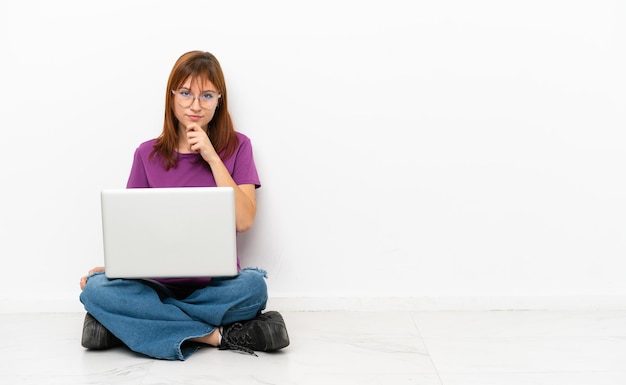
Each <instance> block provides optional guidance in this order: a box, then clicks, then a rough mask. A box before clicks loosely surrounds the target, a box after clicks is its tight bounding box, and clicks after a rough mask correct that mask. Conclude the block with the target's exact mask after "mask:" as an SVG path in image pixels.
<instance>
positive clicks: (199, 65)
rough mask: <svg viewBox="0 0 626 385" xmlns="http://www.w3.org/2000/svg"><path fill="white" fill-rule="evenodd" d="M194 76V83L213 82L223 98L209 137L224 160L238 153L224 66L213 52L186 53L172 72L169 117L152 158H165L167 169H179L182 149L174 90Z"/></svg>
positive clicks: (167, 92) (167, 96) (167, 103)
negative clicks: (178, 150)
mask: <svg viewBox="0 0 626 385" xmlns="http://www.w3.org/2000/svg"><path fill="white" fill-rule="evenodd" d="M189 77H191V79H192V81H203V80H209V81H210V82H211V83H213V85H214V86H215V88H216V89H217V92H219V93H220V94H221V95H222V96H221V97H220V98H219V100H218V103H219V104H218V106H217V108H216V110H215V114H214V115H213V119H211V121H210V122H209V128H208V135H209V139H210V140H211V143H212V144H213V147H214V148H215V151H216V152H217V153H218V154H220V157H221V158H222V159H228V158H229V157H231V156H232V155H233V153H234V152H235V150H236V148H237V145H238V144H239V143H238V142H239V140H238V138H237V134H236V133H235V128H234V126H233V122H232V120H231V118H230V114H229V113H228V95H227V93H226V81H225V80H224V73H223V72H222V67H221V66H220V63H219V61H218V60H217V58H216V57H215V56H213V55H212V54H210V53H209V52H202V51H191V52H187V53H185V54H183V55H182V56H181V57H179V58H178V60H177V61H176V63H175V64H174V68H172V71H171V72H170V77H169V79H168V81H167V88H166V90H165V118H164V122H163V132H162V133H161V135H160V136H159V137H158V138H157V141H156V144H155V145H154V150H153V151H152V154H150V157H151V158H152V157H153V156H154V155H156V154H158V155H160V156H161V157H162V158H163V159H164V161H165V162H164V163H165V164H164V166H165V169H166V170H169V169H170V168H176V166H177V165H178V156H177V155H176V153H175V150H176V149H177V148H178V119H176V116H174V104H173V103H174V97H173V94H172V90H177V89H179V88H180V87H181V86H182V85H183V83H184V82H185V80H187V79H188V78H189Z"/></svg>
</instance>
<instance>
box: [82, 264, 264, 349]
mask: <svg viewBox="0 0 626 385" xmlns="http://www.w3.org/2000/svg"><path fill="white" fill-rule="evenodd" d="M265 276H266V273H265V271H263V270H261V269H255V268H245V269H242V270H241V271H240V272H239V275H237V276H235V277H230V278H213V279H212V280H211V282H210V284H209V286H207V287H204V288H202V289H198V290H195V291H194V292H193V293H192V294H191V295H189V296H188V297H186V298H184V299H177V298H175V297H174V296H171V295H169V293H168V289H167V288H165V287H164V286H163V287H159V285H158V284H156V285H155V284H153V283H148V282H146V281H142V280H133V279H130V280H129V279H108V278H107V277H106V276H105V275H104V274H103V273H96V274H93V275H91V276H89V278H88V280H87V285H86V286H85V289H84V290H83V291H82V293H81V294H80V301H81V302H82V303H83V305H84V306H85V310H87V312H89V313H91V315H93V316H94V318H96V319H97V320H98V321H99V322H100V323H101V324H102V325H103V326H104V327H106V328H107V329H108V330H109V331H111V332H112V333H113V334H114V335H115V336H116V337H118V338H119V339H120V340H122V342H124V343H125V344H126V345H127V346H128V347H129V348H130V349H131V350H133V351H135V352H137V353H141V354H145V355H147V356H150V357H154V358H159V359H166V360H185V359H187V358H188V357H189V356H190V355H191V354H192V353H194V352H195V351H196V350H198V349H199V347H200V345H199V344H195V343H192V342H189V341H187V340H189V339H191V338H196V337H202V336H205V335H208V334H210V333H212V332H213V331H214V330H215V329H216V328H217V327H219V326H222V325H227V324H230V323H233V322H238V321H245V320H249V319H252V318H254V317H255V316H256V315H257V313H258V312H259V311H261V310H263V309H265V305H266V304H267V286H266V284H265ZM186 341H187V342H186Z"/></svg>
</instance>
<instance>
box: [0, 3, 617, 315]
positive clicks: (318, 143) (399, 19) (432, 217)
mask: <svg viewBox="0 0 626 385" xmlns="http://www.w3.org/2000/svg"><path fill="white" fill-rule="evenodd" d="M625 20H626V9H625V6H624V2H622V1H619V0H615V1H610V0H587V1H571V0H536V1H528V0H525V1H521V0H520V1H495V0H493V1H488V0H478V1H464V0H445V1H398V0H386V1H338V0H334V1H319V0H317V1H309V2H294V1H287V0H283V1H280V0H269V1H207V0H202V1H194V0H187V1H184V2H174V1H154V0H151V1H130V0H123V1H121V0H113V1H111V0H109V1H101V2H86V1H34V0H26V1H17V0H15V1H6V0H2V1H1V2H0V48H1V52H2V60H1V61H0V84H1V85H2V90H1V91H0V113H1V117H2V139H1V140H2V151H0V167H1V175H0V178H1V183H2V189H1V190H0V216H1V217H0V257H1V258H2V268H1V269H0V311H26V310H42V309H50V310H66V309H71V310H76V309H82V307H81V305H80V303H79V302H78V294H79V291H80V290H79V287H78V280H79V278H80V276H81V275H83V274H84V273H85V272H86V271H87V270H88V269H89V268H91V267H93V266H96V265H100V264H102V239H101V227H100V211H99V191H100V190H101V189H103V188H117V187H124V186H125V183H126V179H127V177H128V172H129V169H130V165H131V161H132V155H133V151H134V149H135V148H136V146H137V145H138V144H139V143H140V142H142V141H144V140H147V139H150V138H153V137H156V136H157V135H158V134H159V133H160V131H161V127H162V119H163V107H164V95H165V92H166V90H165V85H166V80H167V76H168V75H169V71H170V69H171V67H172V65H173V64H174V61H175V60H176V59H177V58H178V57H179V56H180V55H181V54H182V53H184V52H186V51H189V50H196V49H200V50H206V51H210V52H212V53H213V54H215V55H216V56H217V57H218V59H219V60H220V62H221V64H222V67H223V69H224V71H225V74H226V78H227V79H226V80H227V85H228V87H229V89H228V90H229V99H230V100H229V103H230V106H231V114H232V115H233V118H234V122H235V125H236V128H237V129H238V130H239V131H241V132H243V133H245V134H246V135H248V136H249V137H250V138H251V139H252V143H253V146H254V149H255V157H256V161H257V167H258V169H259V173H260V176H261V180H262V183H263V187H262V188H261V189H260V190H258V207H259V209H258V217H257V221H256V224H255V227H254V228H253V230H251V231H250V232H249V233H246V234H244V235H243V236H242V238H241V244H240V250H241V256H242V259H243V264H244V265H246V266H247V265H258V266H262V267H264V268H266V269H267V270H268V271H269V277H270V279H269V281H268V285H269V288H270V296H272V297H273V298H278V299H280V298H284V299H292V300H293V303H292V305H293V306H295V307H298V306H300V307H302V308H306V306H308V305H306V303H307V302H306V301H304V300H305V299H307V298H308V300H311V299H318V302H317V303H316V305H315V306H318V307H320V306H321V307H323V306H324V303H325V302H324V301H329V302H328V303H330V301H332V299H337V298H349V299H350V298H351V299H356V300H357V301H360V300H362V301H364V302H362V303H363V304H367V303H368V302H367V301H368V299H372V298H379V299H381V298H382V300H383V302H384V301H385V298H388V299H392V298H395V299H398V298H400V299H405V300H407V301H409V302H411V301H416V302H412V303H414V304H417V305H418V306H422V307H428V306H429V305H428V303H430V304H431V305H432V306H435V307H436V304H437V301H439V302H440V303H443V302H445V301H446V300H445V299H446V298H453V299H454V300H452V302H451V303H452V304H456V305H458V306H464V305H463V304H464V301H467V302H465V304H467V303H471V301H475V303H480V302H481V301H483V302H486V303H489V302H490V300H489V298H500V299H499V300H493V301H492V304H495V303H496V302H497V303H498V306H504V307H519V306H522V305H523V304H524V303H525V302H524V301H523V300H520V299H523V298H557V299H555V300H554V302H553V303H552V305H557V304H558V303H559V302H558V301H560V300H558V298H561V299H565V301H570V302H571V303H573V304H575V303H578V302H579V301H582V302H584V303H589V302H585V300H584V298H595V299H597V300H598V301H600V302H602V303H604V304H609V305H612V306H616V305H617V306H626V300H624V298H626V279H624V276H625V270H626V261H625V258H624V257H625V252H626V222H625V220H626V204H625V199H624V198H625V196H626V194H625V193H626V182H625V178H624V165H625V164H626V153H625V151H624V147H625V144H626V143H625V140H626V133H625V130H624V128H625V127H626V117H625V114H624V106H625V102H626V96H625V93H624V90H625V89H626V75H625V73H626V71H624V68H626V54H625V47H626V27H625V26H626V23H625ZM455 298H456V299H455ZM420 299H423V302H420ZM298 301H304V302H298ZM427 301H431V302H427ZM498 301H499V302H498ZM531 302H532V301H531ZM600 302H598V303H600ZM308 303H309V304H315V301H313V302H308ZM357 303H358V302H357ZM590 303H591V304H593V301H592V302H590ZM298 304H299V305H298ZM525 304H526V305H528V303H525ZM548 305H550V302H549V301H548ZM311 306H313V305H311Z"/></svg>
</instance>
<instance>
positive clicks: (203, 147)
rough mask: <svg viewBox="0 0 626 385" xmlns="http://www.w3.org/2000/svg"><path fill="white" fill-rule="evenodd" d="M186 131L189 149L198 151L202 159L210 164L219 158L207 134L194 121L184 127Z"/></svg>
mask: <svg viewBox="0 0 626 385" xmlns="http://www.w3.org/2000/svg"><path fill="white" fill-rule="evenodd" d="M186 129H187V131H186V134H187V143H188V144H189V150H191V151H192V152H195V153H198V154H200V155H201V156H202V158H204V160H206V161H207V163H209V165H210V164H211V162H214V161H216V160H220V157H219V155H218V154H217V152H216V151H215V148H214V147H213V143H211V140H210V139H209V135H208V134H207V132H206V131H204V130H203V129H202V127H200V125H198V124H196V123H192V124H190V125H188V126H187V127H186Z"/></svg>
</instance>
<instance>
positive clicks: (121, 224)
mask: <svg viewBox="0 0 626 385" xmlns="http://www.w3.org/2000/svg"><path fill="white" fill-rule="evenodd" d="M101 204H102V231H103V233H102V238H103V244H104V264H105V274H106V276H107V277H108V278H168V277H223V276H234V275H237V241H236V225H235V194H234V190H233V189H232V188H231V187H185V188H132V189H105V190H102V191H101Z"/></svg>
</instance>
